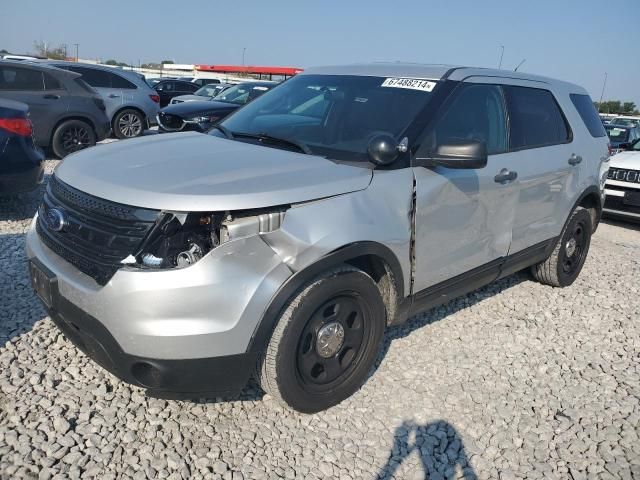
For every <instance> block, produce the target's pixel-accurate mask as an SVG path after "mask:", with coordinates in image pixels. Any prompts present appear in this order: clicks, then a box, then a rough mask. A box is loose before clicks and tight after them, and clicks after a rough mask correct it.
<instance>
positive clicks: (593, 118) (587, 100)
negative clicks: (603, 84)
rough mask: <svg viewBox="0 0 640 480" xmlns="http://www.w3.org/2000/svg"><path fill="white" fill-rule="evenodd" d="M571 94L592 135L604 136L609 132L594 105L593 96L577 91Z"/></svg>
mask: <svg viewBox="0 0 640 480" xmlns="http://www.w3.org/2000/svg"><path fill="white" fill-rule="evenodd" d="M569 96H570V97H571V101H572V102H573V105H574V106H575V107H576V110H578V113H579V114H580V118H582V121H583V122H584V124H585V126H586V127H587V129H588V130H589V133H590V134H591V136H592V137H604V136H605V135H606V134H607V132H606V131H605V129H604V126H603V125H602V120H600V116H599V115H598V112H596V107H594V106H593V102H592V101H591V97H589V95H578V94H577V93H572V94H571V95H569Z"/></svg>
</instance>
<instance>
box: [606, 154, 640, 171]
mask: <svg viewBox="0 0 640 480" xmlns="http://www.w3.org/2000/svg"><path fill="white" fill-rule="evenodd" d="M609 166H611V167H615V168H626V169H629V170H640V152H620V153H616V154H615V155H614V156H612V157H611V160H610V162H609Z"/></svg>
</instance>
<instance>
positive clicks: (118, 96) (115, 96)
mask: <svg viewBox="0 0 640 480" xmlns="http://www.w3.org/2000/svg"><path fill="white" fill-rule="evenodd" d="M109 98H120V95H116V94H115V93H112V94H111V95H109Z"/></svg>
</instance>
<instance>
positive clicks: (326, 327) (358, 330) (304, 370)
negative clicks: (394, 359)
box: [296, 294, 371, 392]
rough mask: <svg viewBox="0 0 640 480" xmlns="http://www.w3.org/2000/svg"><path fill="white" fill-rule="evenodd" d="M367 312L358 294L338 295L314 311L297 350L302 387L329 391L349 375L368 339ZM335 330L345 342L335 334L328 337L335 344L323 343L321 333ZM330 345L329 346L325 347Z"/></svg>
mask: <svg viewBox="0 0 640 480" xmlns="http://www.w3.org/2000/svg"><path fill="white" fill-rule="evenodd" d="M366 315H367V308H366V305H365V304H364V302H363V300H362V299H361V298H360V297H359V296H357V295H355V294H353V295H349V294H341V295H338V296H335V297H333V298H331V299H329V300H327V301H326V302H324V303H323V304H322V305H321V306H320V307H319V308H317V309H316V310H315V312H314V313H313V314H312V315H311V317H310V319H309V320H308V321H307V324H306V325H305V327H304V330H303V331H302V335H301V336H300V339H299V342H298V347H297V352H296V364H297V365H296V367H297V373H298V378H299V380H300V381H301V384H302V386H303V388H305V389H306V390H309V391H315V392H317V391H323V390H328V389H331V388H333V387H334V386H335V385H336V384H339V383H341V382H342V381H343V380H344V379H345V378H347V377H348V376H349V375H350V373H351V372H352V371H353V370H354V369H355V367H356V366H357V365H358V362H359V360H360V358H361V357H362V355H363V354H364V352H365V351H366V346H367V343H368V341H369V337H370V330H371V325H370V322H368V321H367V318H366ZM336 325H337V326H338V327H336V328H334V326H336ZM336 329H337V331H340V330H342V332H343V333H344V335H343V338H342V341H341V342H339V341H338V340H336V337H337V336H338V335H334V336H333V337H331V336H329V337H327V338H329V339H330V340H333V343H332V342H323V337H322V333H323V332H326V331H334V330H336ZM327 346H328V347H330V348H327V349H323V347H327Z"/></svg>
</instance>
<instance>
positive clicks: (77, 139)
mask: <svg viewBox="0 0 640 480" xmlns="http://www.w3.org/2000/svg"><path fill="white" fill-rule="evenodd" d="M61 143H62V148H63V150H64V151H65V152H66V153H72V152H76V151H78V150H82V149H83V148H87V147H89V146H91V135H89V131H88V130H87V129H86V128H84V127H69V128H67V129H65V131H64V132H62V141H61Z"/></svg>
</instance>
